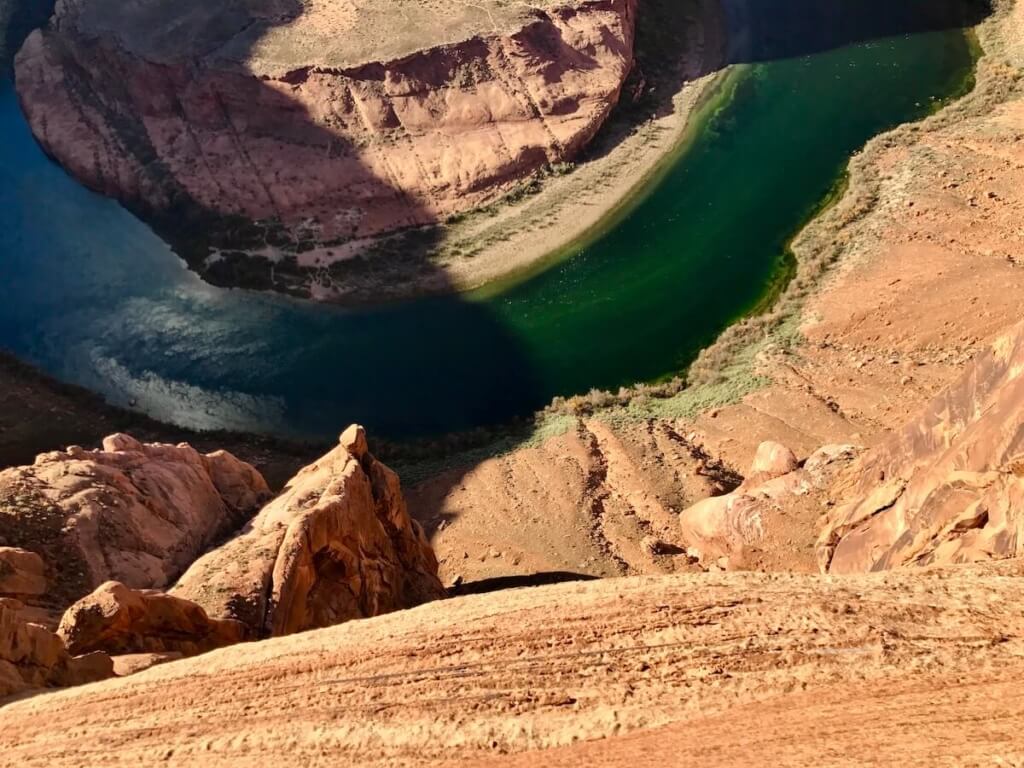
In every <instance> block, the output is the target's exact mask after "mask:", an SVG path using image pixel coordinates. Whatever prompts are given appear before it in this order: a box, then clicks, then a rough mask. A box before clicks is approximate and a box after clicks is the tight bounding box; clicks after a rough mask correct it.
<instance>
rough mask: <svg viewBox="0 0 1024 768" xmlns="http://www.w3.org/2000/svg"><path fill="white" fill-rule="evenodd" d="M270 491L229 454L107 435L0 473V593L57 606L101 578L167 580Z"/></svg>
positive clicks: (145, 583)
mask: <svg viewBox="0 0 1024 768" xmlns="http://www.w3.org/2000/svg"><path fill="white" fill-rule="evenodd" d="M269 497H270V490H269V488H268V487H267V484H266V482H265V481H264V480H263V477H262V476H261V475H260V474H259V472H257V471H256V470H255V469H254V468H253V467H252V466H250V465H249V464H246V463H245V462H243V461H240V460H238V459H236V458H235V457H234V456H232V455H231V454H229V453H226V452H224V451H217V452H215V453H211V454H208V455H203V454H200V453H199V452H198V451H196V450H195V449H193V448H192V447H190V446H188V445H185V444H181V445H159V444H143V443H140V442H139V441H137V440H135V439H134V438H132V437H130V436H128V435H123V434H119V435H111V436H110V437H108V438H106V439H105V440H104V441H103V448H102V449H101V450H96V451H87V450H85V449H83V448H80V447H78V446H72V447H70V448H68V449H67V450H66V451H55V452H52V453H44V454H42V455H40V456H39V457H38V458H37V459H36V461H35V463H34V464H32V465H31V466H26V467H13V468H11V469H7V470H4V471H3V472H0V539H2V540H3V542H4V543H5V544H7V545H10V546H8V547H5V548H3V549H2V550H0V592H4V593H6V594H10V595H16V596H17V597H18V598H19V599H20V600H22V601H23V602H26V603H28V604H31V605H34V606H39V607H42V608H45V609H47V610H49V611H51V612H55V613H57V614H58V615H59V613H61V612H63V611H64V609H65V608H66V607H67V606H68V605H70V604H71V603H72V602H74V601H75V600H77V599H79V598H81V597H82V596H84V595H85V594H87V593H88V592H90V591H91V590H93V589H95V588H96V587H97V586H99V585H100V584H102V583H103V582H105V581H107V580H109V579H116V580H118V581H122V582H124V583H125V584H127V585H128V586H131V587H135V588H152V587H166V586H168V585H170V584H171V583H173V582H174V580H175V579H177V578H178V576H180V575H181V573H182V572H183V571H184V570H185V569H186V568H187V567H188V566H189V565H190V564H191V563H192V561H193V560H195V558H196V557H198V556H199V555H200V554H201V553H202V552H204V551H205V550H206V549H207V548H208V547H209V546H210V545H211V544H213V543H214V542H215V541H217V540H218V539H219V538H221V537H222V536H224V535H226V534H228V533H230V532H231V531H233V530H237V528H238V527H239V526H240V525H241V524H242V523H243V522H244V521H245V520H247V519H248V518H249V517H251V516H252V515H253V514H254V513H255V512H256V510H257V509H259V507H260V505H261V504H262V503H263V502H264V501H265V500H266V499H268V498H269Z"/></svg>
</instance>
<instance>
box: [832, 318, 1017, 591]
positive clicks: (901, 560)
mask: <svg viewBox="0 0 1024 768" xmlns="http://www.w3.org/2000/svg"><path fill="white" fill-rule="evenodd" d="M834 493H835V495H836V497H837V498H839V499H841V500H842V503H840V504H839V506H838V507H837V508H836V510H835V512H834V513H833V514H832V515H830V517H829V519H828V522H827V525H826V526H825V529H824V531H823V533H822V535H821V538H820V540H819V543H818V552H819V558H820V562H821V567H822V568H823V569H824V570H828V571H832V572H840V573H845V572H855V571H880V570H888V569H891V568H899V567H902V566H908V565H930V564H934V563H962V562H971V561H977V560H988V559H991V558H1007V557H1019V556H1021V554H1022V553H1024V326H1017V328H1016V329H1014V331H1012V332H1011V333H1010V334H1008V335H1007V336H1005V337H1003V338H1001V339H1000V340H999V341H998V342H997V343H996V344H995V345H994V346H993V347H992V348H991V349H990V350H989V351H987V352H984V353H983V354H981V355H980V356H979V357H978V358H977V359H976V360H975V362H974V363H972V364H971V365H970V366H969V367H968V370H967V371H966V373H965V374H964V375H963V377H962V378H961V379H960V380H959V381H958V382H957V383H955V384H954V385H952V386H951V387H950V388H949V389H947V390H946V391H945V392H943V393H942V394H940V395H939V396H938V397H936V398H935V399H934V400H933V401H932V402H931V404H930V405H928V407H927V408H926V409H925V410H924V412H923V413H922V414H921V415H920V416H918V417H917V418H915V419H913V420H912V421H910V422H909V423H908V424H907V425H906V426H904V427H903V428H902V429H900V430H898V431H897V432H895V433H893V434H892V435H891V436H890V437H889V438H888V439H886V440H885V441H884V442H882V443H881V444H880V445H878V446H877V447H875V448H874V449H872V450H871V451H870V452H869V453H867V454H866V455H865V456H864V457H863V458H862V459H861V460H860V461H859V462H857V463H856V464H855V465H854V466H853V467H851V469H850V471H849V473H848V474H846V475H844V477H843V480H842V482H840V483H839V484H838V485H837V487H836V489H835V491H834Z"/></svg>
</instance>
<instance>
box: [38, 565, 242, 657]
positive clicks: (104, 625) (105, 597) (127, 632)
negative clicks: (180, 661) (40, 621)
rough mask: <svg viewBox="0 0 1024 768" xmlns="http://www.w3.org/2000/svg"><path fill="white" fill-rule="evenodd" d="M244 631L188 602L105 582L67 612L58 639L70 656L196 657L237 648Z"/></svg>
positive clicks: (237, 624) (238, 623)
mask: <svg viewBox="0 0 1024 768" xmlns="http://www.w3.org/2000/svg"><path fill="white" fill-rule="evenodd" d="M244 634H245V627H244V626H243V625H242V624H241V623H240V622H237V621H233V620H230V619H226V620H222V619H211V618H210V617H209V616H207V615H206V611H204V610H203V609H202V608H201V607H199V606H198V605H196V604H195V603H192V602H190V601H188V600H183V599H182V598H179V597H175V596H173V595H166V594H164V593H162V592H157V591H155V590H135V589H129V588H128V587H126V586H125V585H124V584H121V583H119V582H116V581H108V582H107V583H106V584H103V585H101V586H100V587H99V588H98V589H97V590H96V591H95V592H93V593H92V594H90V595H87V596H86V597H84V598H82V599H81V600H79V601H78V602H77V603H75V604H74V605H72V606H71V607H70V608H68V610H67V612H66V613H65V614H64V617H63V618H62V619H61V622H60V627H58V629H57V635H58V636H59V637H60V638H61V639H62V640H63V641H64V644H65V646H66V647H67V649H68V651H70V652H71V653H73V654H83V653H90V652H93V651H104V652H106V653H109V654H112V655H118V654H133V653H134V654H138V653H149V654H154V653H178V654H181V655H183V656H193V655H195V654H197V653H203V652H205V651H209V650H213V649H214V648H221V647H223V646H225V645H233V644H234V643H237V642H241V640H242V639H243V636H244Z"/></svg>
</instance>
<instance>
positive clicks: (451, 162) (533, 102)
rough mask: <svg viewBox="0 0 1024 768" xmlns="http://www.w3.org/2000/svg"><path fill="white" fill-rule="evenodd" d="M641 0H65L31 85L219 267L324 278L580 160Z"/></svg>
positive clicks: (49, 128) (71, 165) (25, 83)
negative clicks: (469, 0) (397, 237)
mask: <svg viewBox="0 0 1024 768" xmlns="http://www.w3.org/2000/svg"><path fill="white" fill-rule="evenodd" d="M635 6H636V0H535V1H534V2H532V3H530V4H509V3H503V2H497V1H496V0H486V1H485V2H483V3H478V4H475V5H471V4H464V3H456V2H454V0H436V1H435V2H432V3H426V4H418V3H413V4H410V3H403V2H399V1H398V0H383V1H382V2H374V3H365V2H364V3H359V2H355V0H339V1H338V2H331V3H315V2H311V1H310V0H231V1H230V2H223V3H214V4H209V3H204V2H201V1H200V0H187V1H185V2H177V3H163V2H159V0H136V2H132V3H129V4H114V3H109V2H104V1H103V0H62V2H59V3H58V4H57V8H56V11H55V14H54V16H53V19H52V20H51V22H50V24H49V26H48V27H46V28H45V29H43V30H41V31H38V32H36V33H33V34H32V35H31V36H30V37H29V38H28V40H27V41H26V43H25V44H24V46H23V48H22V49H21V51H20V53H19V54H18V56H17V59H16V65H15V66H16V74H17V88H18V93H19V95H20V98H21V102H22V105H23V107H24V110H25V113H26V115H27V116H28V120H29V123H30V125H31V127H32V130H33V132H34V133H35V135H36V136H37V138H38V139H39V141H40V142H41V143H42V144H43V146H44V147H45V148H46V150H47V151H48V152H49V153H50V154H51V155H52V156H53V157H55V158H56V159H57V160H58V161H59V162H60V163H61V164H62V165H63V166H64V167H66V168H67V169H68V170H69V171H70V172H71V173H72V174H73V175H74V176H75V177H76V178H78V179H80V180H81V181H82V182H84V183H85V184H87V185H88V186H90V187H92V188H93V189H95V190H97V191H99V192H102V193H104V194H106V195H109V196H112V197H115V198H117V199H119V200H121V201H123V202H124V203H126V204H127V205H128V206H130V207H131V208H133V209H134V210H136V211H138V212H140V213H141V214H143V215H144V216H145V217H146V218H148V219H149V220H150V221H152V222H153V223H155V224H156V225H157V226H158V228H160V229H161V230H163V231H164V232H165V233H166V234H169V235H173V239H174V240H175V241H176V242H177V243H178V244H179V245H180V246H181V247H180V248H179V250H181V251H182V253H183V255H185V256H186V258H187V259H188V260H189V261H190V263H191V265H192V266H193V267H194V268H196V269H197V270H198V271H199V272H200V273H201V274H203V275H205V276H206V277H207V278H209V279H210V280H212V281H214V282H221V283H233V284H237V283H245V284H249V285H255V286H260V287H273V288H279V289H283V290H291V291H297V292H303V293H307V292H309V290H310V286H311V284H312V283H315V282H317V281H318V280H320V281H323V280H328V281H338V280H341V281H343V278H344V275H345V273H346V271H347V270H350V269H355V268H363V267H362V266H360V265H362V264H363V261H364V258H363V257H369V256H372V254H373V252H374V248H373V246H374V243H375V241H376V240H377V239H378V238H379V237H380V236H384V235H388V234H389V233H393V232H396V231H398V230H402V229H408V228H410V227H422V226H424V225H431V224H435V223H437V222H440V221H442V220H444V219H445V218H446V217H448V216H451V215H453V214H457V213H460V212H463V211H467V210H469V209H472V208H475V207H478V206H481V205H483V204H486V203H488V202H490V201H493V200H495V199H497V198H498V197H500V196H501V195H503V194H505V193H507V192H508V191H510V190H511V189H513V188H514V187H515V185H516V184H517V183H518V182H520V181H522V180H523V179H525V178H527V177H528V176H530V175H531V174H534V173H535V172H537V171H540V170H541V169H544V168H546V167H548V166H552V165H555V164H558V163H562V162H564V161H567V160H571V159H572V158H573V157H574V156H575V155H576V154H577V153H578V152H579V150H580V149H581V148H582V147H584V146H585V145H586V144H587V142H588V141H589V140H590V139H591V138H592V137H593V136H594V134H595V133H596V131H597V130H598V129H599V128H600V126H601V125H602V124H603V123H604V121H605V120H606V118H607V117H608V115H609V113H610V111H611V109H612V107H613V106H614V105H615V104H616V103H617V101H618V99H619V95H620V91H621V88H622V85H623V83H624V81H625V79H626V77H627V75H628V74H629V71H630V68H631V66H632V61H633V32H634V16H635ZM384 30H388V31H387V32H386V33H385V32H384ZM183 221H184V222H185V224H184V225H182V222H183ZM385 266H387V265H385ZM392 266H393V265H392Z"/></svg>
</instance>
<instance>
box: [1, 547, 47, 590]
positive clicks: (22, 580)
mask: <svg viewBox="0 0 1024 768" xmlns="http://www.w3.org/2000/svg"><path fill="white" fill-rule="evenodd" d="M45 592H46V563H44V562H43V558H41V557H40V556H39V555H37V554H36V553H35V552H29V551H28V550H27V549H18V548H17V547H0V596H8V597H11V596H13V597H19V596H33V597H37V596H39V595H42V594H45Z"/></svg>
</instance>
